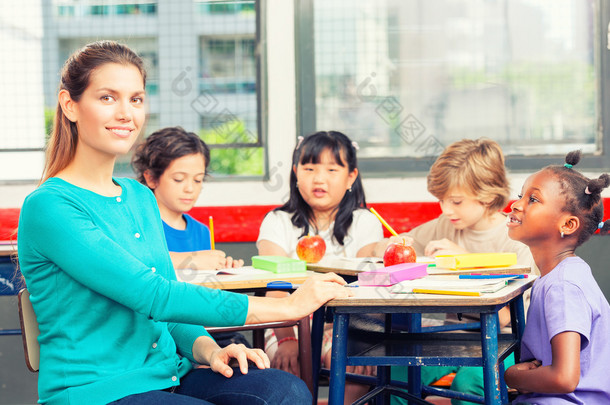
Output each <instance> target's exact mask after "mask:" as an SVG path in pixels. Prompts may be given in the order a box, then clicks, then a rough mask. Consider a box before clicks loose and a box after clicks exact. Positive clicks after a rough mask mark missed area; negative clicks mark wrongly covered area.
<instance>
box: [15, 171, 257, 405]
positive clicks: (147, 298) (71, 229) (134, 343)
mask: <svg viewBox="0 0 610 405" xmlns="http://www.w3.org/2000/svg"><path fill="white" fill-rule="evenodd" d="M114 181H115V183H116V184H118V185H119V186H120V187H121V189H122V192H121V195H120V196H117V197H104V196H101V195H99V194H96V193H94V192H91V191H89V190H85V189H83V188H80V187H77V186H74V185H72V184H70V183H68V182H66V181H64V180H61V179H59V178H50V179H48V180H47V181H46V182H45V183H44V184H42V185H41V186H40V187H39V188H38V189H36V190H35V191H34V192H32V193H31V194H30V195H29V196H28V197H27V198H26V199H25V202H24V204H23V207H22V209H21V215H20V219H19V233H18V251H19V264H20V268H21V271H22V273H23V275H24V277H25V279H26V283H27V287H28V290H29V291H30V293H31V300H32V304H33V306H34V311H35V312H36V318H37V320H38V323H39V325H40V336H39V338H38V341H39V342H40V374H39V379H38V393H39V398H40V399H39V402H40V403H48V404H85V403H86V404H88V405H93V404H98V403H99V404H106V403H108V402H111V401H114V400H117V399H119V398H123V397H125V396H127V395H131V394H135V393H140V392H146V391H151V390H159V389H165V388H168V387H171V386H174V385H178V384H179V383H180V381H179V380H180V378H181V377H182V376H184V375H185V374H186V373H187V372H188V371H190V369H191V367H192V366H191V362H190V360H193V354H192V347H193V342H194V341H195V339H196V338H197V337H199V336H209V334H208V333H207V332H206V331H205V329H204V328H203V327H202V326H197V325H206V326H229V325H243V324H244V322H245V319H246V314H247V311H248V299H247V297H246V296H245V295H242V294H232V293H228V292H224V291H219V290H212V289H208V288H204V287H200V286H196V285H191V284H187V283H182V282H178V281H176V275H175V273H174V269H173V266H172V263H171V260H170V257H169V253H168V251H167V245H166V243H165V237H164V235H163V227H162V224H161V218H160V215H159V209H158V207H157V203H156V201H155V198H154V195H153V194H152V193H151V191H150V190H149V189H148V188H146V187H145V186H143V185H141V184H140V183H138V182H137V181H135V180H133V179H119V178H117V179H114Z"/></svg>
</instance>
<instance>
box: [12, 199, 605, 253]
mask: <svg viewBox="0 0 610 405" xmlns="http://www.w3.org/2000/svg"><path fill="white" fill-rule="evenodd" d="M369 206H370V207H373V208H375V209H376V210H377V212H379V214H380V215H381V216H382V217H383V218H385V220H386V221H387V222H388V223H389V224H390V225H391V226H392V228H394V229H395V230H396V232H398V233H400V232H407V231H409V230H411V229H412V228H414V227H416V226H418V225H420V224H423V223H424V222H426V221H429V220H431V219H434V218H436V217H437V216H438V215H439V214H440V213H441V210H440V206H439V204H438V203H437V202H405V203H373V204H369ZM276 207H277V205H251V206H245V205H244V206H231V207H195V208H193V209H192V210H191V211H190V212H189V213H190V214H191V215H192V216H193V217H194V218H195V219H197V220H199V221H201V222H203V223H204V224H208V218H209V216H210V215H211V216H213V217H214V234H215V240H216V241H217V242H255V241H256V238H257V237H258V230H259V228H260V225H261V222H262V221H263V218H264V217H265V215H266V214H267V213H268V212H269V211H271V210H272V209H274V208H276ZM506 210H508V207H507V208H506ZM604 212H605V218H606V219H607V218H610V198H605V199H604ZM18 219H19V208H2V209H0V240H10V239H11V237H12V236H13V232H14V231H15V229H16V228H17V222H18ZM384 234H385V236H389V232H388V231H387V230H385V229H384Z"/></svg>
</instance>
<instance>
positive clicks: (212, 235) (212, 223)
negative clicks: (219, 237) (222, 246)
mask: <svg viewBox="0 0 610 405" xmlns="http://www.w3.org/2000/svg"><path fill="white" fill-rule="evenodd" d="M210 247H211V248H212V250H214V218H212V216H211V215H210Z"/></svg>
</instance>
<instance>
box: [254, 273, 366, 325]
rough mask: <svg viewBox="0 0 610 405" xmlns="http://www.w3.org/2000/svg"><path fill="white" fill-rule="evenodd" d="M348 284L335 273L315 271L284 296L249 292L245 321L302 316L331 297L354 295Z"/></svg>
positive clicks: (290, 319) (288, 319)
mask: <svg viewBox="0 0 610 405" xmlns="http://www.w3.org/2000/svg"><path fill="white" fill-rule="evenodd" d="M345 284H346V283H345V280H343V279H342V278H341V277H339V276H338V275H336V274H335V273H324V274H314V275H313V276H311V277H308V278H307V280H306V281H305V283H303V285H302V286H301V287H299V288H298V289H297V290H296V291H295V292H293V293H292V294H290V295H289V296H288V297H285V298H269V297H254V296H251V295H249V296H248V315H247V316H246V324H253V323H262V322H278V321H296V320H299V319H302V318H304V317H305V316H308V315H309V314H311V313H312V312H314V311H315V310H317V309H318V308H320V307H321V306H322V305H324V304H325V303H326V302H328V301H330V300H332V299H335V298H347V297H352V296H353V295H354V293H353V291H352V289H351V288H346V287H345Z"/></svg>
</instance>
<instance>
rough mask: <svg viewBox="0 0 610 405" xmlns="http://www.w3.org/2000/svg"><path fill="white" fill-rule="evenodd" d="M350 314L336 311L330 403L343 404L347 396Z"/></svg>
mask: <svg viewBox="0 0 610 405" xmlns="http://www.w3.org/2000/svg"><path fill="white" fill-rule="evenodd" d="M348 324H349V314H338V313H336V312H335V317H334V321H333V345H332V349H331V360H330V386H329V392H328V404H329V405H343V400H344V398H345V368H346V367H347V326H348Z"/></svg>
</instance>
